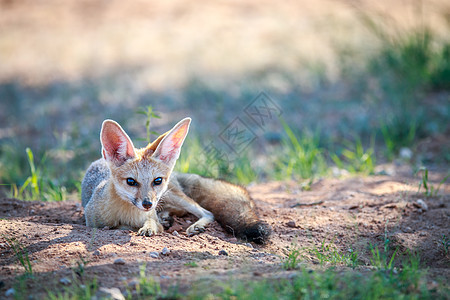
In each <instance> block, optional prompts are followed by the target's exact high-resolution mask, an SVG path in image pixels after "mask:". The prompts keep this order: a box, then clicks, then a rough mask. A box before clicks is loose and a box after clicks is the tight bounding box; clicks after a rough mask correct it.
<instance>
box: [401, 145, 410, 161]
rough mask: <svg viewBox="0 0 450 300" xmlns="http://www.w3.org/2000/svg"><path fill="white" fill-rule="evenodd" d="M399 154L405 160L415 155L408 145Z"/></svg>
mask: <svg viewBox="0 0 450 300" xmlns="http://www.w3.org/2000/svg"><path fill="white" fill-rule="evenodd" d="M399 154H400V158H401V159H405V160H409V159H411V157H412V156H413V152H412V151H411V149H409V148H406V147H403V148H401V149H400V153H399Z"/></svg>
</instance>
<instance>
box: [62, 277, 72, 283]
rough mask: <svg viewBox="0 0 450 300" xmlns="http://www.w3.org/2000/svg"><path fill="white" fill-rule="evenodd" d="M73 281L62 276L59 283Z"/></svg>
mask: <svg viewBox="0 0 450 300" xmlns="http://www.w3.org/2000/svg"><path fill="white" fill-rule="evenodd" d="M71 282H72V281H71V280H70V279H69V278H67V277H63V278H61V279H60V280H59V283H62V284H64V285H69V284H70V283H71Z"/></svg>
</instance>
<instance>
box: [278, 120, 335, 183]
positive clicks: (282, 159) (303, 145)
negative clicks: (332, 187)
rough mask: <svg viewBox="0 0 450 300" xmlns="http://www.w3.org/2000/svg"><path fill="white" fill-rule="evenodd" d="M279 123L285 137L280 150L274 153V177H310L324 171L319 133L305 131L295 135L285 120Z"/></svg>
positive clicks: (324, 162) (325, 167)
mask: <svg viewBox="0 0 450 300" xmlns="http://www.w3.org/2000/svg"><path fill="white" fill-rule="evenodd" d="M281 123H282V125H283V129H284V131H285V133H286V135H287V139H285V140H284V141H283V147H282V150H281V152H279V153H278V154H277V155H275V157H276V159H275V177H276V178H277V179H289V178H294V179H310V178H313V177H315V176H317V175H321V174H323V173H325V171H326V170H327V164H326V160H325V157H324V155H323V149H322V148H321V147H320V146H319V144H320V143H319V135H317V134H316V135H308V134H306V133H305V134H303V135H301V136H300V137H297V136H296V135H295V134H294V132H293V131H292V129H291V128H290V127H289V126H288V125H287V123H286V122H285V121H283V120H281Z"/></svg>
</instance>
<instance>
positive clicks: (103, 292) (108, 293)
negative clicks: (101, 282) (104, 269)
mask: <svg viewBox="0 0 450 300" xmlns="http://www.w3.org/2000/svg"><path fill="white" fill-rule="evenodd" d="M97 296H98V297H99V298H101V299H103V298H108V299H114V300H125V297H124V296H123V294H122V292H121V291H120V290H119V289H118V288H105V287H101V288H99V290H98V292H97Z"/></svg>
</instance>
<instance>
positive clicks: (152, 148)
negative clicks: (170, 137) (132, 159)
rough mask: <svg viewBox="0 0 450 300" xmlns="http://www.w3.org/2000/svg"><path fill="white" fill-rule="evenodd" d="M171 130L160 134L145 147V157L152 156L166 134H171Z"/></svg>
mask: <svg viewBox="0 0 450 300" xmlns="http://www.w3.org/2000/svg"><path fill="white" fill-rule="evenodd" d="M169 132H170V131H167V132H166V133H163V134H161V135H160V136H158V138H157V139H156V140H154V141H153V142H151V143H150V144H148V145H147V147H145V151H144V154H143V155H142V156H144V157H150V156H152V155H153V153H155V150H156V148H158V146H159V144H160V143H161V141H162V140H163V138H165V137H166V135H167V134H169Z"/></svg>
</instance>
